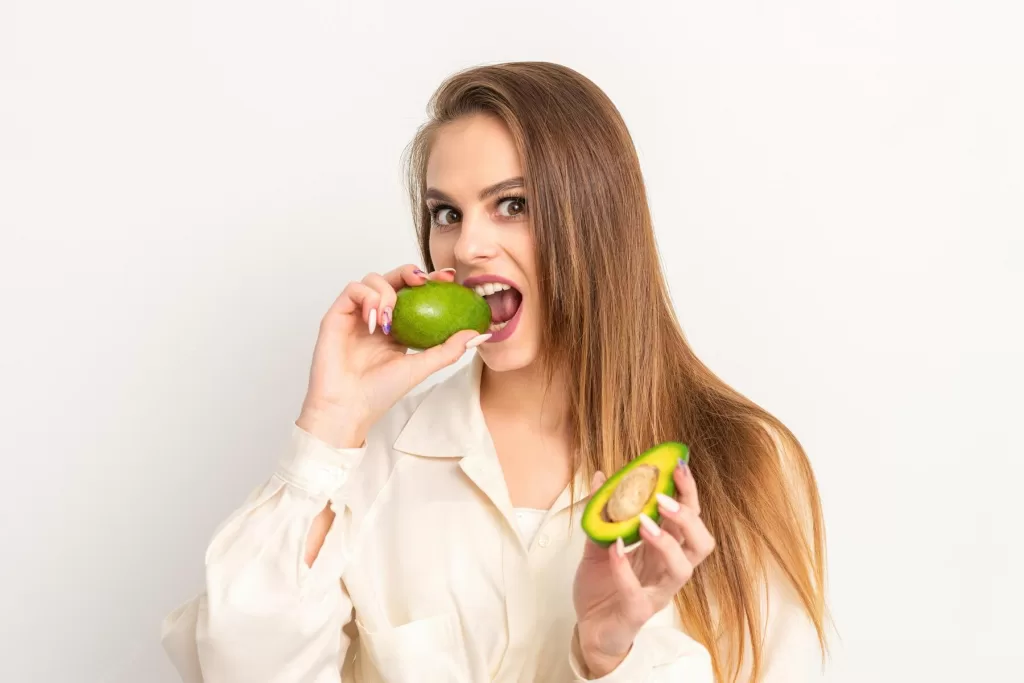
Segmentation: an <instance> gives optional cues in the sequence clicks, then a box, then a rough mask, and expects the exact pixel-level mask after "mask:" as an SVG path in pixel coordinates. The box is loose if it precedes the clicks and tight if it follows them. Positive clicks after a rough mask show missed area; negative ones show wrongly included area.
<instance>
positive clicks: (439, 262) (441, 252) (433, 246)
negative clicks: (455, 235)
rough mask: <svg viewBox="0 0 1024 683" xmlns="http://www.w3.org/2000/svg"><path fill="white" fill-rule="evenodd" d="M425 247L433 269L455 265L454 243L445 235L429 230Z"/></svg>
mask: <svg viewBox="0 0 1024 683" xmlns="http://www.w3.org/2000/svg"><path fill="white" fill-rule="evenodd" d="M427 247H428V251H429V252H430V260H431V261H432V262H433V264H434V269H435V270H440V269H441V268H451V267H452V266H454V265H455V243H454V242H453V241H452V240H451V239H449V238H448V236H447V235H444V234H438V233H436V232H431V233H430V239H429V241H428V243H427Z"/></svg>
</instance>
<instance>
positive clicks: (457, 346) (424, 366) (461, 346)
mask: <svg viewBox="0 0 1024 683" xmlns="http://www.w3.org/2000/svg"><path fill="white" fill-rule="evenodd" d="M478 336H483V335H481V334H479V333H478V332H477V331H476V330H461V331H459V332H456V333H455V334H453V335H452V336H450V337H448V339H447V340H446V341H445V342H444V343H443V344H438V345H437V346H432V347H431V348H429V349H426V350H424V351H422V352H420V353H417V354H413V355H411V356H406V359H407V360H408V362H409V363H410V364H411V366H412V379H413V382H414V383H415V384H419V383H420V382H422V381H423V380H425V379H426V378H427V377H429V376H430V375H432V374H434V373H435V372H437V371H438V370H442V369H444V368H446V367H448V366H449V365H454V364H455V362H456V361H457V360H459V359H460V358H462V355H463V354H464V353H466V344H467V343H468V342H469V341H470V340H472V339H476V338H477V337H478ZM487 337H488V338H489V337H490V335H487Z"/></svg>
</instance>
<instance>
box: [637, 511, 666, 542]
mask: <svg viewBox="0 0 1024 683" xmlns="http://www.w3.org/2000/svg"><path fill="white" fill-rule="evenodd" d="M639 517H640V526H642V527H643V528H644V529H646V530H647V533H649V534H650V535H651V536H661V527H659V526H658V525H657V524H655V523H654V520H653V519H651V518H650V517H648V516H647V515H645V514H644V513H642V512H641V513H640V515H639Z"/></svg>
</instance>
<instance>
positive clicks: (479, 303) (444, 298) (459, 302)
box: [391, 280, 491, 350]
mask: <svg viewBox="0 0 1024 683" xmlns="http://www.w3.org/2000/svg"><path fill="white" fill-rule="evenodd" d="M490 325H491V307H490V306H488V305H487V302H486V301H484V298H483V297H482V296H480V295H479V294H477V293H476V292H474V291H473V290H472V289H470V288H469V287H464V286H462V285H460V284H457V283H455V282H438V281H433V280H428V281H427V282H426V283H425V284H422V285H417V286H414V287H403V288H402V289H400V290H398V292H397V300H396V301H395V308H394V311H392V314H391V336H392V338H394V339H395V341H397V342H398V343H400V344H402V345H404V346H407V347H409V348H411V349H419V350H422V349H429V348H430V347H432V346H437V345H438V344H443V343H444V342H445V340H446V339H448V337H450V336H452V335H453V334H455V333H456V332H459V331H460V330H476V331H477V332H479V333H480V334H483V333H484V332H486V331H487V328H488V327H490Z"/></svg>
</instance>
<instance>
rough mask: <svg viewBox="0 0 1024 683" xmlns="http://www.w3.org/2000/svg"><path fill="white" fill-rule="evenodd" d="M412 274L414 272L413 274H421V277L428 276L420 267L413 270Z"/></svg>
mask: <svg viewBox="0 0 1024 683" xmlns="http://www.w3.org/2000/svg"><path fill="white" fill-rule="evenodd" d="M412 274H413V275H419V276H420V277H426V276H427V274H426V273H424V272H423V271H422V270H420V269H419V268H417V269H416V270H414V271H412Z"/></svg>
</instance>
